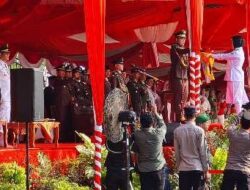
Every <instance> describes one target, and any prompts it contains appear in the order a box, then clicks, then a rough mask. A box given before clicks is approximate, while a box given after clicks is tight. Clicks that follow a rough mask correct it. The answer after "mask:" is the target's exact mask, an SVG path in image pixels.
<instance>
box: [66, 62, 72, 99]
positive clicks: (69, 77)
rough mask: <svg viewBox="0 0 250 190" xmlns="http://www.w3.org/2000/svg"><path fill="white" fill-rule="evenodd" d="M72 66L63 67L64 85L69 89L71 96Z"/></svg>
mask: <svg viewBox="0 0 250 190" xmlns="http://www.w3.org/2000/svg"><path fill="white" fill-rule="evenodd" d="M72 71H73V66H72V65H71V64H69V65H67V66H66V67H65V83H66V85H67V88H68V89H69V92H70V94H71V95H72V94H73V89H72V84H73V72H72Z"/></svg>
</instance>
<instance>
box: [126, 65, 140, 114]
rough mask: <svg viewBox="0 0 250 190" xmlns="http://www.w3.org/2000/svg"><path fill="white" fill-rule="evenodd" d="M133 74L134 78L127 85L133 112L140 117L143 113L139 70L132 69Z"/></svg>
mask: <svg viewBox="0 0 250 190" xmlns="http://www.w3.org/2000/svg"><path fill="white" fill-rule="evenodd" d="M131 74H132V78H131V79H130V80H129V82H128V84H127V87H128V91H129V95H130V102H131V107H132V108H133V111H134V112H135V113H136V115H137V116H140V115H141V111H142V89H141V85H140V83H139V78H140V73H139V70H138V69H137V68H132V69H131Z"/></svg>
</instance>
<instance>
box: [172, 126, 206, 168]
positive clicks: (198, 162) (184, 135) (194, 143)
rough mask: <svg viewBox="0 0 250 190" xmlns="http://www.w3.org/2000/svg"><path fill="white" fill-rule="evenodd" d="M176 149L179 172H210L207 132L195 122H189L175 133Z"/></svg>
mask: <svg viewBox="0 0 250 190" xmlns="http://www.w3.org/2000/svg"><path fill="white" fill-rule="evenodd" d="M174 148H175V157H176V167H177V170H178V171H192V170H197V171H207V170H208V153H207V142H206V140H205V132H204V130H203V129H202V128H200V127H198V126H196V125H195V124H194V122H187V123H186V124H184V125H183V126H180V127H178V128H177V129H176V130H175V131H174Z"/></svg>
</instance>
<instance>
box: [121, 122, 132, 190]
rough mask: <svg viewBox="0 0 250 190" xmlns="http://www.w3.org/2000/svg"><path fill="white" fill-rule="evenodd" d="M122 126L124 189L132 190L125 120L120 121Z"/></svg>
mask: <svg viewBox="0 0 250 190" xmlns="http://www.w3.org/2000/svg"><path fill="white" fill-rule="evenodd" d="M122 127H123V128H124V135H125V139H124V141H123V146H124V150H125V154H124V156H125V172H126V190H133V189H134V188H133V186H132V184H131V181H130V171H131V169H132V167H131V166H130V161H131V160H130V156H131V154H130V148H129V144H130V143H129V130H128V127H129V123H127V122H122Z"/></svg>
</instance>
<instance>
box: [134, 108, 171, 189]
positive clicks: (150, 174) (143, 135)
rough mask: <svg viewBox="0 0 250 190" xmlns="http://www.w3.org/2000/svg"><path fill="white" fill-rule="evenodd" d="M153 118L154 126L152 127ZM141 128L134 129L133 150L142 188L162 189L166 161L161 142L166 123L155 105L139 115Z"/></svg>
mask: <svg viewBox="0 0 250 190" xmlns="http://www.w3.org/2000/svg"><path fill="white" fill-rule="evenodd" d="M154 119H156V126H155V127H153V124H154ZM140 120H141V129H140V130H137V131H135V133H134V141H135V152H136V153H137V157H138V170H139V174H140V181H141V189H142V190H163V189H164V186H165V179H166V173H165V171H166V161H165V158H164V155H163V149H162V143H163V140H164V138H165V134H166V131H167V129H166V125H165V123H164V120H163V118H162V116H161V115H159V114H158V112H157V108H156V106H155V105H152V107H151V112H146V113H144V114H142V115H141V117H140Z"/></svg>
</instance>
